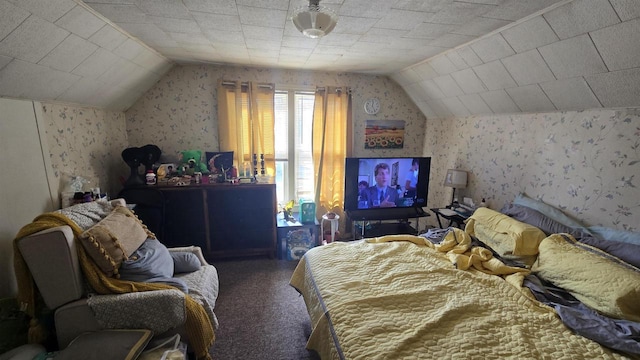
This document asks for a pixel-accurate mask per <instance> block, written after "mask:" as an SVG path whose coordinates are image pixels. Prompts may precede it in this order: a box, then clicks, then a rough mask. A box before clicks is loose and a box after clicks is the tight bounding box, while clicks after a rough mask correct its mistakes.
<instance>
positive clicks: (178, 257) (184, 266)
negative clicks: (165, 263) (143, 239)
mask: <svg viewBox="0 0 640 360" xmlns="http://www.w3.org/2000/svg"><path fill="white" fill-rule="evenodd" d="M169 253H170V254H171V257H172V258H173V265H174V267H175V269H174V270H173V273H174V274H180V273H187V272H193V271H196V270H199V269H200V267H201V266H202V265H201V264H200V259H198V257H197V256H196V254H194V253H191V252H187V251H170V252H169Z"/></svg>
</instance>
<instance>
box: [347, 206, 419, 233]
mask: <svg viewBox="0 0 640 360" xmlns="http://www.w3.org/2000/svg"><path fill="white" fill-rule="evenodd" d="M346 213H347V216H348V217H349V219H351V222H352V226H353V228H354V229H355V228H356V227H355V223H356V222H362V224H361V226H360V229H361V231H360V234H356V238H358V235H359V236H360V238H365V237H378V236H383V235H393V234H411V235H417V233H418V230H417V229H415V228H413V227H412V226H411V224H410V223H409V219H416V228H418V229H419V228H420V225H419V224H420V218H421V217H426V216H429V213H427V212H426V211H424V210H423V209H422V208H421V207H412V208H385V209H363V210H347V211H346ZM385 220H398V221H397V222H384V223H383V222H382V221H385ZM372 221H378V223H376V224H369V225H368V228H367V224H366V223H367V222H372Z"/></svg>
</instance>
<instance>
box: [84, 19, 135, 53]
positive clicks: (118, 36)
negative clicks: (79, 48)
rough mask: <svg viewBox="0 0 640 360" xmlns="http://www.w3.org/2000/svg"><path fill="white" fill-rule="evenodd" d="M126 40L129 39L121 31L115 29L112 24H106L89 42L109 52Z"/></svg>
mask: <svg viewBox="0 0 640 360" xmlns="http://www.w3.org/2000/svg"><path fill="white" fill-rule="evenodd" d="M126 39H127V37H126V36H125V35H124V34H123V33H122V32H120V30H117V29H115V28H114V27H113V26H112V25H110V24H105V25H104V26H103V27H102V28H101V29H100V30H98V31H96V33H95V34H93V35H91V37H90V38H89V41H91V42H93V43H94V44H96V45H98V46H101V47H103V48H105V49H107V50H113V49H115V48H116V47H118V45H120V44H122V43H123V42H124V41H125V40H126Z"/></svg>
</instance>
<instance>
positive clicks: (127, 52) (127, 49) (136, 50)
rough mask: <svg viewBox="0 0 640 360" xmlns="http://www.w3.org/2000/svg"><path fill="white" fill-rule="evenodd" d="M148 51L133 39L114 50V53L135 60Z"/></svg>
mask: <svg viewBox="0 0 640 360" xmlns="http://www.w3.org/2000/svg"><path fill="white" fill-rule="evenodd" d="M145 50H146V49H145V48H144V47H143V46H142V45H140V44H139V43H138V42H137V41H135V40H133V39H127V41H125V42H123V43H122V44H120V46H118V47H117V48H115V49H114V50H113V53H114V54H116V55H118V56H122V57H123V58H125V59H128V60H133V59H135V58H136V57H137V56H138V55H140V53H142V52H143V51H145Z"/></svg>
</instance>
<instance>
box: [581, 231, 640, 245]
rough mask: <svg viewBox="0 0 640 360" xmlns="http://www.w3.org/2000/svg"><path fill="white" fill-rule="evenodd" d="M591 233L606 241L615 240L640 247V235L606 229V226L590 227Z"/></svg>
mask: <svg viewBox="0 0 640 360" xmlns="http://www.w3.org/2000/svg"><path fill="white" fill-rule="evenodd" d="M588 229H589V231H590V232H591V233H592V234H593V235H595V236H597V237H599V238H601V239H604V240H613V241H618V242H625V243H630V244H636V245H640V233H638V232H631V231H624V230H618V229H611V228H606V227H604V226H590V227H589V228H588Z"/></svg>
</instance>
